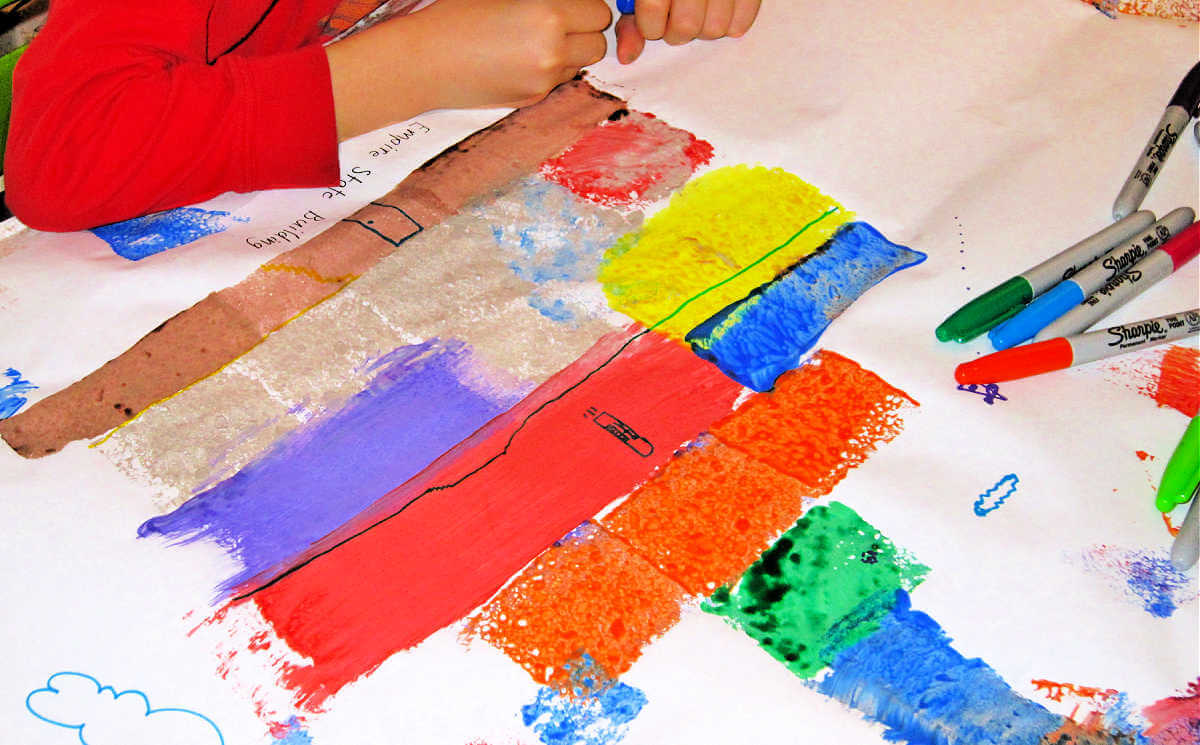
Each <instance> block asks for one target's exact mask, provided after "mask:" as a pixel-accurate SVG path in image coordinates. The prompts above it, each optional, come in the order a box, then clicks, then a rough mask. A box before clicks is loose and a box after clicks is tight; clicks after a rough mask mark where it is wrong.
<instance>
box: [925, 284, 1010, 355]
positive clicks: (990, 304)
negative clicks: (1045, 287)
mask: <svg viewBox="0 0 1200 745" xmlns="http://www.w3.org/2000/svg"><path fill="white" fill-rule="evenodd" d="M1032 299H1033V287H1032V286H1031V285H1030V284H1029V280H1027V279H1025V278H1024V277H1021V276H1017V277H1013V278H1012V279H1010V280H1008V281H1007V282H1005V283H1003V284H1001V285H998V286H996V287H993V288H992V289H990V290H988V291H987V292H985V293H983V294H982V295H980V296H979V297H977V298H975V299H974V300H972V301H971V302H969V303H967V304H966V305H964V306H963V307H961V308H959V309H958V310H956V311H954V312H953V313H951V314H950V317H949V318H947V319H946V320H944V321H942V325H940V326H938V327H937V330H935V331H934V333H935V334H937V338H938V340H939V341H951V340H953V341H958V342H964V341H970V340H972V339H974V338H975V337H976V336H979V335H980V334H982V333H983V332H985V331H987V330H988V329H990V328H992V327H993V326H995V325H997V324H999V323H1001V322H1003V321H1006V320H1008V319H1009V318H1012V317H1013V316H1015V315H1016V314H1017V313H1019V312H1020V310H1021V308H1023V307H1024V306H1025V304H1026V303H1028V302H1029V301H1030V300H1032Z"/></svg>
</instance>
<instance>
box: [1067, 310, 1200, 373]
mask: <svg viewBox="0 0 1200 745" xmlns="http://www.w3.org/2000/svg"><path fill="white" fill-rule="evenodd" d="M1197 334H1200V308H1192V309H1191V310H1187V311H1184V312H1182V313H1168V314H1167V315H1165V316H1155V317H1154V318H1147V319H1145V320H1144V321H1134V322H1132V323H1123V324H1120V325H1118V326H1109V327H1108V328H1105V329H1098V330H1096V331H1089V332H1087V333H1086V334H1079V335H1078V336H1072V337H1069V338H1068V341H1069V342H1070V344H1071V349H1072V351H1073V352H1074V358H1075V359H1074V361H1073V362H1072V363H1071V364H1072V365H1083V364H1086V363H1088V362H1095V361H1096V360H1102V359H1105V358H1107V357H1113V356H1115V355H1118V354H1124V353H1126V352H1132V351H1134V350H1135V349H1145V348H1147V347H1153V346H1157V345H1159V344H1167V343H1169V342H1173V341H1179V340H1180V339H1184V338H1187V337H1189V336H1195V335H1197Z"/></svg>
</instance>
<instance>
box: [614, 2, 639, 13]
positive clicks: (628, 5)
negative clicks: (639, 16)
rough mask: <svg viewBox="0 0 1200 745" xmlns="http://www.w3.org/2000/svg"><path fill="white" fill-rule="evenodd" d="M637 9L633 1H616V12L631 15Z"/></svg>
mask: <svg viewBox="0 0 1200 745" xmlns="http://www.w3.org/2000/svg"><path fill="white" fill-rule="evenodd" d="M636 7H637V3H636V2H635V0H617V10H619V11H621V12H622V13H626V14H628V13H632V12H633V11H634V9H635V8H636Z"/></svg>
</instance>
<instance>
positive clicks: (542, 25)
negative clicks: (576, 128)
mask: <svg viewBox="0 0 1200 745" xmlns="http://www.w3.org/2000/svg"><path fill="white" fill-rule="evenodd" d="M425 13H426V14H427V15H426V16H425V20H427V21H428V22H429V23H431V24H433V28H435V29H438V30H440V34H439V35H440V36H441V37H442V42H441V44H440V45H439V47H440V48H439V49H437V50H434V54H435V55H437V56H438V57H440V58H441V59H436V58H435V59H432V60H430V61H429V63H427V64H428V67H429V68H430V69H431V71H433V70H439V69H440V70H441V71H442V72H443V74H446V75H448V76H449V77H448V78H447V79H446V80H444V81H442V82H443V86H442V87H443V90H444V92H445V100H443V101H442V105H443V106H445V107H450V108H463V107H471V106H501V105H503V106H520V105H523V104H528V103H533V102H535V101H538V100H541V99H542V98H543V97H544V96H545V95H546V94H547V93H549V92H550V90H551V89H552V88H554V87H555V86H556V85H558V84H559V83H563V82H566V81H568V80H570V79H571V78H573V77H575V75H576V74H578V73H579V70H580V68H583V67H586V66H587V65H591V64H593V63H595V62H599V61H600V60H601V59H603V57H604V54H605V51H606V47H607V42H606V41H605V39H604V33H603V32H604V30H605V29H606V28H608V25H609V24H610V23H612V11H611V10H610V9H609V7H608V3H606V2H605V1H604V0H519V1H517V2H514V1H513V0H440V1H439V2H437V3H434V4H433V5H432V6H430V7H429V8H428V9H427V10H426V11H425ZM418 15H420V14H418ZM430 63H431V64H430Z"/></svg>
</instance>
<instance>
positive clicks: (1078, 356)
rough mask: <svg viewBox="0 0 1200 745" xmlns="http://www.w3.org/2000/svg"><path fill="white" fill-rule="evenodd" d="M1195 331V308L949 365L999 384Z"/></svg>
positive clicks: (1199, 330)
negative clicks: (955, 365) (957, 364)
mask: <svg viewBox="0 0 1200 745" xmlns="http://www.w3.org/2000/svg"><path fill="white" fill-rule="evenodd" d="M1195 334H1200V308H1193V309H1191V310H1187V311H1184V312H1182V313H1170V314H1168V315H1165V316H1157V317H1155V318H1147V319H1146V320H1144V321H1135V322H1134V323H1126V324H1121V325H1119V326H1110V327H1108V328H1106V329H1103V330H1100V331H1090V332H1088V333H1086V334H1080V335H1078V336H1072V337H1058V338H1056V339H1047V340H1046V341H1039V342H1034V343H1033V344H1027V345H1025V346H1022V347H1013V348H1012V349H1004V350H1001V351H999V352H994V353H992V354H989V355H986V356H983V357H980V358H979V359H977V360H971V361H970V362H964V363H963V364H961V365H959V366H958V367H957V368H956V369H955V370H954V379H955V380H957V381H958V382H959V383H961V384H963V385H969V384H971V383H1003V382H1004V381H1006V380H1017V379H1018V378H1027V377H1030V376H1032V375H1041V374H1042V373H1047V372H1052V371H1054V370H1062V369H1063V368H1066V367H1074V366H1076V365H1082V364H1085V363H1088V362H1095V361H1096V360H1100V359H1104V358H1106V357H1113V356H1116V355H1118V354H1124V353H1126V352H1132V351H1134V350H1137V349H1144V348H1146V347H1152V346H1155V345H1157V344H1165V343H1167V342H1171V341H1176V340H1178V339H1182V338H1184V337H1187V336H1191V335H1195Z"/></svg>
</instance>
